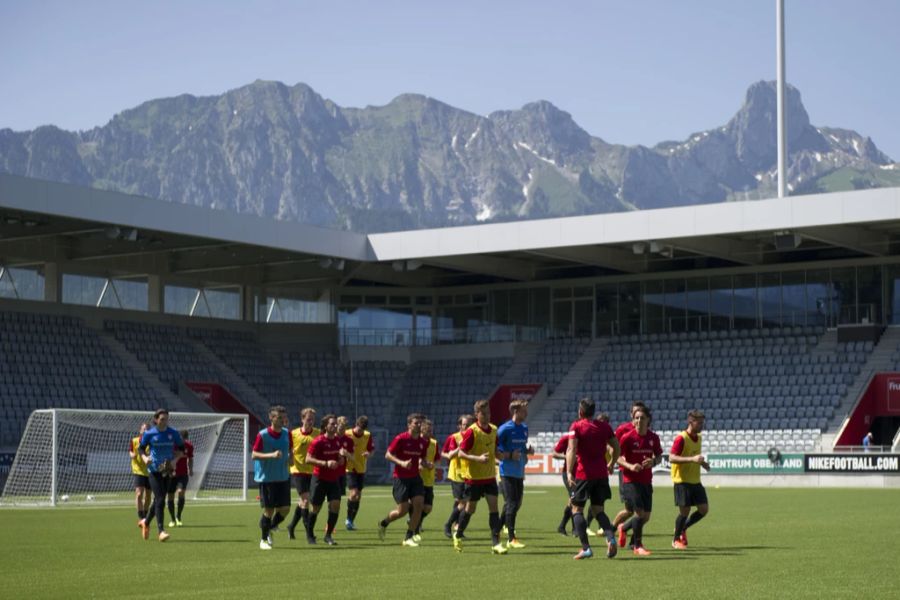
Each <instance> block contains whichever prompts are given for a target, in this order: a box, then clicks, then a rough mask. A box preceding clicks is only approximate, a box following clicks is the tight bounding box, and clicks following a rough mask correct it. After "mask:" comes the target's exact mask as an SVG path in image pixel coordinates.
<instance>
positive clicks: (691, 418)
mask: <svg viewBox="0 0 900 600" xmlns="http://www.w3.org/2000/svg"><path fill="white" fill-rule="evenodd" d="M687 420H688V427H689V428H690V430H691V432H692V433H700V432H701V431H703V425H704V424H705V423H706V415H704V414H703V411H702V410H698V409H696V408H695V409H694V410H692V411H691V412H689V413H688V419H687Z"/></svg>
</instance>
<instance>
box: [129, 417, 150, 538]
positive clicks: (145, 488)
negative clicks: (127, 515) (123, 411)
mask: <svg viewBox="0 0 900 600" xmlns="http://www.w3.org/2000/svg"><path fill="white" fill-rule="evenodd" d="M145 431H147V424H146V423H141V429H140V431H139V432H138V435H137V437H133V438H131V443H130V444H128V456H130V457H131V473H132V479H133V480H134V504H135V507H136V508H137V514H138V523H137V524H138V527H139V528H140V530H141V537H143V538H144V539H147V538H148V537H149V531H150V529H149V527H148V526H147V523H148V521H147V517H148V516H149V515H148V512H149V511H150V501H151V500H152V494H151V492H150V479H149V476H148V471H147V463H146V462H144V458H143V456H142V455H141V451H140V450H139V447H140V445H141V436H143V435H144V432H145Z"/></svg>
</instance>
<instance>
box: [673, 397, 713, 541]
mask: <svg viewBox="0 0 900 600" xmlns="http://www.w3.org/2000/svg"><path fill="white" fill-rule="evenodd" d="M705 423H706V416H705V415H704V414H703V413H702V412H701V411H699V410H696V409H694V410H692V411H691V412H689V413H688V425H687V429H685V430H684V431H682V432H681V433H679V434H678V435H677V436H676V437H675V442H674V443H673V444H672V449H671V450H670V451H669V461H670V462H671V463H672V482H673V483H674V484H675V486H674V491H675V506H677V507H678V516H677V517H676V518H675V533H674V535H673V536H672V547H673V548H675V549H677V550H684V549H685V548H687V545H688V542H687V530H688V527H691V526H692V525H695V524H696V523H697V521H699V520H700V519H702V518H703V517H705V516H706V515H707V513H708V512H709V500H707V498H706V489H705V488H704V487H703V484H702V483H700V467H703V468H704V469H706V470H707V471H709V463H708V462H706V458H704V456H703V454H702V451H703V437H702V436H701V435H700V434H701V432H702V431H703V425H704V424H705ZM692 506H696V507H697V510H695V511H694V514H690V512H691V507H692ZM688 515H690V516H688Z"/></svg>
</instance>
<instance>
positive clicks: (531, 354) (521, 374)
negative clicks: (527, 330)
mask: <svg viewBox="0 0 900 600" xmlns="http://www.w3.org/2000/svg"><path fill="white" fill-rule="evenodd" d="M540 351H541V345H540V344H539V343H535V342H522V343H520V344H516V349H515V354H514V356H513V362H512V364H511V365H510V366H509V369H507V370H506V373H504V374H503V377H502V378H501V379H500V383H507V384H517V383H537V382H532V381H526V380H527V379H528V370H529V368H530V367H531V365H532V364H534V363H535V362H537V360H538V353H540Z"/></svg>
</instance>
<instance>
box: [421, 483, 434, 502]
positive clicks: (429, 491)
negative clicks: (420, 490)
mask: <svg viewBox="0 0 900 600" xmlns="http://www.w3.org/2000/svg"><path fill="white" fill-rule="evenodd" d="M423 487H424V488H425V501H424V504H425V506H434V486H433V485H426V486H423Z"/></svg>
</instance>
